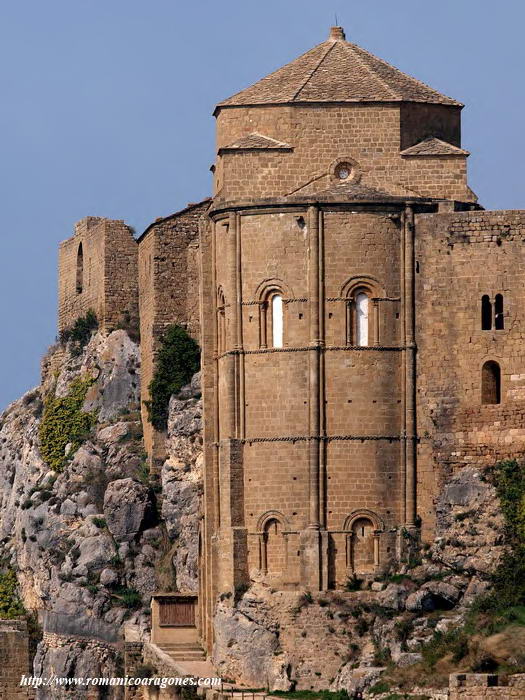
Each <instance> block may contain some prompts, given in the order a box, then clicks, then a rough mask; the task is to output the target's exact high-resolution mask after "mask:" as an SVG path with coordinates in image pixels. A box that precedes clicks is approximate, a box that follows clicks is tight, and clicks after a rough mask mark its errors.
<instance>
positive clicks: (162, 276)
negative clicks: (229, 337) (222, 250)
mask: <svg viewBox="0 0 525 700" xmlns="http://www.w3.org/2000/svg"><path fill="white" fill-rule="evenodd" d="M207 206H208V200H204V201H203V202H200V203H197V204H190V205H188V206H187V207H186V208H185V209H183V210H182V211H180V212H177V213H176V214H173V215H171V216H169V217H167V218H165V219H161V220H159V221H157V222H155V223H153V224H152V225H151V226H150V227H149V228H148V229H147V230H146V231H145V232H144V234H143V235H142V236H141V238H140V239H139V263H138V283H139V303H140V331H141V366H142V397H141V398H142V412H143V419H144V427H145V430H144V440H145V445H146V450H147V452H148V454H150V455H151V454H154V455H155V456H158V457H159V458H161V457H162V454H163V450H164V447H163V445H164V439H163V437H162V436H158V435H157V436H156V435H155V431H153V429H152V427H151V425H150V423H149V421H148V420H147V411H146V410H145V406H144V401H147V400H148V399H149V393H148V387H149V384H150V382H151V379H152V378H153V372H154V365H155V354H156V352H157V350H158V346H159V340H160V338H161V337H162V334H163V332H164V331H165V330H166V328H167V327H168V326H170V325H172V324H174V323H177V324H179V325H181V326H183V327H184V328H186V329H187V330H188V332H189V333H190V335H192V336H193V337H194V338H196V339H197V340H200V338H199V335H200V319H199V273H200V269H199V268H200V256H199V222H200V220H201V218H202V216H203V214H204V213H205V211H206V208H207ZM157 453H158V454H157Z"/></svg>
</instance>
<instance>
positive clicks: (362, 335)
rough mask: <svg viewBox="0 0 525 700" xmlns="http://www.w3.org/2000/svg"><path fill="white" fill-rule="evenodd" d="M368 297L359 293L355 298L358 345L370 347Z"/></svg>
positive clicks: (356, 338)
mask: <svg viewBox="0 0 525 700" xmlns="http://www.w3.org/2000/svg"><path fill="white" fill-rule="evenodd" d="M368 306H369V304H368V295H367V294H365V293H364V292H359V294H357V295H356V298H355V311H356V333H355V340H356V343H355V344H356V345H364V346H366V345H368Z"/></svg>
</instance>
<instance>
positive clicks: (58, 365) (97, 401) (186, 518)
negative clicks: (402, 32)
mask: <svg viewBox="0 0 525 700" xmlns="http://www.w3.org/2000/svg"><path fill="white" fill-rule="evenodd" d="M79 377H80V378H84V377H88V378H90V380H91V382H92V383H91V385H90V386H89V388H88V389H87V392H86V396H85V400H84V405H83V407H82V410H83V411H86V412H88V411H89V412H94V414H93V415H95V416H96V421H95V424H94V427H93V428H92V430H91V432H90V434H89V435H86V436H85V439H84V441H83V442H82V444H81V445H80V446H79V447H78V448H77V449H74V450H72V449H71V446H70V445H67V446H66V450H65V456H66V457H67V459H66V460H65V466H64V468H63V470H62V471H61V472H57V471H53V470H50V469H49V467H48V466H47V465H46V464H45V463H44V461H43V459H42V457H41V453H40V443H39V425H40V423H41V421H42V416H43V411H44V405H45V402H46V399H47V398H48V397H49V396H53V395H54V396H58V397H66V396H68V393H69V391H70V387H71V384H72V382H73V381H74V380H75V379H77V378H79ZM199 392H200V389H199V377H198V376H196V377H195V379H194V381H193V382H192V384H191V385H189V386H188V387H185V388H184V389H183V391H182V392H181V395H180V396H178V397H177V398H174V399H173V400H172V405H171V407H170V426H169V432H168V440H169V444H170V457H169V459H168V461H167V462H166V464H165V465H164V467H163V468H162V473H161V479H160V483H159V481H158V480H156V479H155V478H153V477H151V476H150V474H149V471H148V468H147V465H146V461H145V455H144V452H143V447H142V427H141V421H140V413H139V397H140V361H139V350H138V346H137V345H136V344H135V343H134V342H132V341H131V340H130V339H129V337H128V335H127V334H126V333H125V332H124V331H122V330H118V331H114V332H113V333H111V334H109V335H105V334H103V333H97V334H96V335H95V336H93V337H92V338H91V340H90V342H89V343H88V345H87V346H86V348H85V349H84V352H83V353H82V354H81V355H79V356H77V355H75V354H72V353H70V352H69V351H68V350H67V349H66V348H63V347H61V346H56V347H54V348H52V349H51V351H50V353H49V354H48V356H47V357H46V358H45V360H44V363H43V381H42V386H41V387H39V388H37V389H35V390H34V391H31V392H28V393H27V394H26V395H25V396H23V397H22V398H21V399H20V400H19V401H17V402H15V403H14V404H12V405H11V406H10V407H9V408H8V409H7V410H6V411H5V412H4V413H3V414H2V416H1V419H0V463H1V464H2V469H1V470H0V558H2V560H3V561H4V562H6V563H7V564H8V565H9V566H10V567H11V568H13V569H14V570H15V571H16V573H17V578H18V582H19V586H20V594H21V598H22V600H23V603H24V605H25V607H26V609H28V610H32V611H36V612H38V613H39V616H40V619H41V623H42V626H43V631H44V635H43V638H42V640H41V642H40V643H39V646H38V651H37V655H36V658H35V666H34V670H35V673H37V674H39V675H44V676H45V675H49V674H50V673H55V674H56V675H57V676H62V675H64V676H67V675H74V676H95V677H96V676H111V675H117V676H118V675H122V668H121V663H122V659H121V658H120V657H119V653H118V652H117V650H116V647H115V646H114V642H115V641H117V640H118V639H120V638H122V636H123V633H124V627H127V628H133V629H134V633H135V635H138V636H139V637H142V638H144V637H146V636H147V633H148V628H149V600H150V597H151V594H152V593H154V592H155V591H157V590H159V588H160V587H162V588H163V589H164V590H166V586H171V587H173V586H174V582H175V586H176V587H177V588H179V589H181V590H188V589H190V590H195V589H196V587H197V551H198V528H199V519H200V515H199V514H200V497H201V490H202V488H201V481H202V471H201V470H202V464H201V460H202V447H201V442H200V427H201V426H200V412H201V402H200V393H199ZM39 692H40V696H39V697H40V698H47V697H48V695H46V691H44V690H40V691H39ZM53 693H54V694H53V695H49V697H53V698H58V697H60V695H59V694H57V693H58V691H57V690H56V689H55V690H54V691H53ZM79 697H80V696H79ZM115 697H118V696H117V695H115Z"/></svg>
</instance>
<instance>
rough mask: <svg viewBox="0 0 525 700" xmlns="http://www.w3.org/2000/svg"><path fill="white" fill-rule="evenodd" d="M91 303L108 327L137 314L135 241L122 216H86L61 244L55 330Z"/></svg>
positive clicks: (70, 323) (67, 322)
mask: <svg viewBox="0 0 525 700" xmlns="http://www.w3.org/2000/svg"><path fill="white" fill-rule="evenodd" d="M79 250H81V251H82V254H81V256H80V255H79ZM90 309H92V310H93V311H94V312H95V313H96V314H97V318H98V320H99V324H100V326H101V327H102V328H107V329H110V330H112V329H114V328H116V327H117V326H118V324H119V323H121V322H129V320H132V319H134V320H136V319H137V317H138V274H137V244H136V241H135V239H134V238H133V235H132V232H131V230H130V229H129V228H128V226H126V225H125V224H124V222H123V221H113V220H110V219H103V218H100V217H94V216H90V217H86V218H85V219H82V220H81V221H79V222H78V223H77V224H76V226H75V234H74V235H73V236H72V237H71V238H69V239H68V240H66V241H63V242H62V243H61V244H60V251H59V275H58V326H59V330H64V329H65V328H68V327H70V326H71V325H73V323H74V322H75V321H76V320H77V318H79V317H80V316H83V315H85V314H86V313H87V311H89V310H90Z"/></svg>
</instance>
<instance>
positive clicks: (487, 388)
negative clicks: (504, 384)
mask: <svg viewBox="0 0 525 700" xmlns="http://www.w3.org/2000/svg"><path fill="white" fill-rule="evenodd" d="M481 403H482V404H498V403H501V369H500V366H499V365H498V363H497V362H494V360H489V361H488V362H485V364H484V365H483V367H482V368H481Z"/></svg>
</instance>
